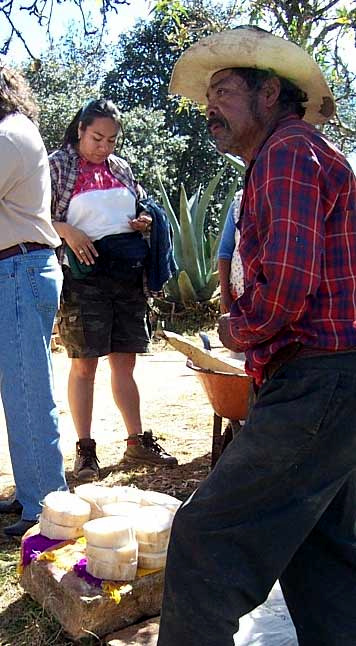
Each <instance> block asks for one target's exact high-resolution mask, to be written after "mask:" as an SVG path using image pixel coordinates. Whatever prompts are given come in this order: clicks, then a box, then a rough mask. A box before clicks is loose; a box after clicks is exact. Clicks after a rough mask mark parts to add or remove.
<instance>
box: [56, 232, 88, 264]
mask: <svg viewBox="0 0 356 646" xmlns="http://www.w3.org/2000/svg"><path fill="white" fill-rule="evenodd" d="M53 224H54V227H55V229H56V231H57V233H58V235H59V236H60V237H61V238H63V240H65V241H66V243H67V245H68V246H69V247H70V248H71V250H72V251H73V252H74V253H75V255H76V257H77V258H78V260H79V262H81V263H84V264H85V265H94V263H95V258H97V256H98V255H99V254H98V252H97V250H96V249H95V247H94V245H93V243H92V241H91V240H90V238H88V236H87V234H86V233H84V231H81V229H77V228H76V227H73V226H72V225H71V224H68V222H55V223H53Z"/></svg>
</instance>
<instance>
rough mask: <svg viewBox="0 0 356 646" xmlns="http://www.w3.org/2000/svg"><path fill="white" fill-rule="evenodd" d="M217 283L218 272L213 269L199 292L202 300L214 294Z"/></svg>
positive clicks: (206, 299)
mask: <svg viewBox="0 0 356 646" xmlns="http://www.w3.org/2000/svg"><path fill="white" fill-rule="evenodd" d="M218 284H219V272H218V271H213V272H212V273H210V276H209V279H208V281H207V283H206V285H205V287H204V288H203V289H202V290H201V291H200V292H199V297H200V298H201V300H203V301H208V300H210V298H211V297H212V295H213V294H214V292H215V290H216V288H217V286H218Z"/></svg>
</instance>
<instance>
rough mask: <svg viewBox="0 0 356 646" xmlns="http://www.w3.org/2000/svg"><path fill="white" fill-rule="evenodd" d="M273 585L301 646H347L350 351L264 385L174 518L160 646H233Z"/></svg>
mask: <svg viewBox="0 0 356 646" xmlns="http://www.w3.org/2000/svg"><path fill="white" fill-rule="evenodd" d="M277 579H279V580H280V582H281V586H282V589H283V592H284V596H285V599H286V602H287V604H288V608H289V610H290V613H291V616H292V619H293V622H294V625H295V628H296V631H297V635H298V641H299V644H300V646H355V645H356V353H352V354H351V353H350V354H348V353H343V354H342V353H337V354H334V355H324V356H318V357H313V358H304V359H302V358H299V359H294V360H293V361H291V362H290V363H288V364H286V365H284V366H283V367H282V368H280V369H279V370H278V372H276V373H275V375H274V376H273V377H272V378H271V379H270V380H269V381H268V382H267V383H265V384H264V385H263V386H262V388H261V389H260V391H259V393H258V397H257V401H256V404H255V406H254V407H253V409H252V411H251V413H250V416H249V419H248V420H247V422H246V424H245V427H244V429H243V431H242V432H241V433H238V434H237V435H236V436H235V437H234V439H233V440H232V442H231V443H230V444H229V445H228V447H227V448H226V450H225V452H224V453H223V454H222V456H221V457H220V459H219V460H218V462H217V464H216V466H215V468H214V470H213V471H212V473H211V474H210V475H209V477H208V478H207V479H206V480H205V481H204V482H203V483H202V485H201V486H200V487H199V489H198V490H197V491H196V492H195V493H194V494H193V496H191V497H190V499H188V501H187V502H186V503H185V504H183V505H182V507H181V508H180V510H179V511H178V512H177V514H176V517H175V520H174V523H173V529H172V535H171V540H170V545H169V550H168V562H167V569H166V581H165V591H164V599H163V607H162V617H161V627H160V635H159V639H158V646H232V644H233V634H234V633H235V632H236V631H237V630H238V619H239V617H241V616H242V615H244V614H246V613H248V612H249V611H251V610H252V609H253V608H255V607H256V606H258V605H260V604H261V603H263V602H264V601H265V599H266V598H267V596H268V594H269V591H270V589H271V588H272V586H273V584H274V582H275V581H276V580H277Z"/></svg>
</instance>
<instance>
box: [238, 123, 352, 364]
mask: <svg viewBox="0 0 356 646" xmlns="http://www.w3.org/2000/svg"><path fill="white" fill-rule="evenodd" d="M301 127H307V126H300V128H301ZM304 134H305V133H304ZM321 142H322V136H321V135H320V134H319V133H318V134H317V135H313V133H312V132H311V133H308V132H306V134H305V136H301V134H300V132H299V133H298V136H297V137H296V136H293V132H292V133H291V135H290V136H288V134H284V136H282V135H281V136H279V137H278V136H274V137H273V141H272V143H271V142H270V143H269V144H268V145H267V146H265V147H264V148H263V149H262V151H261V153H260V155H259V156H258V157H257V160H256V162H255V164H254V166H253V167H252V169H251V174H250V178H249V181H248V185H247V188H246V190H245V206H244V211H243V216H242V223H241V242H240V253H241V256H242V259H243V265H244V274H245V292H244V294H243V296H242V297H241V298H239V299H238V301H236V303H235V304H234V305H233V306H232V310H231V334H232V336H233V338H234V339H235V342H236V345H237V346H238V348H239V349H240V350H244V351H248V353H249V357H250V359H251V360H250V364H251V365H254V366H255V368H256V366H257V369H261V367H262V365H263V364H265V363H266V362H267V361H268V360H269V358H270V356H271V355H272V354H273V353H274V352H276V351H277V350H278V349H279V347H282V346H283V345H286V344H288V343H291V342H293V341H299V342H301V343H303V344H304V345H307V346H312V347H313V346H314V347H322V348H326V349H329V350H336V349H339V348H341V347H349V346H352V345H354V344H355V341H356V338H355V334H354V333H353V332H352V320H353V319H354V318H355V301H354V296H355V269H354V268H355V267H356V256H355V253H356V252H355V251H354V249H355V242H356V240H355V236H356V230H355V224H354V221H355V220H354V218H348V217H347V214H348V213H350V214H351V213H355V178H354V176H353V174H352V171H351V169H350V167H349V166H348V164H347V162H346V161H345V159H344V157H343V156H342V155H341V153H339V152H338V151H337V150H336V149H334V148H333V147H332V146H331V145H329V147H328V146H327V144H325V143H324V144H322V143H321ZM347 295H349V296H347Z"/></svg>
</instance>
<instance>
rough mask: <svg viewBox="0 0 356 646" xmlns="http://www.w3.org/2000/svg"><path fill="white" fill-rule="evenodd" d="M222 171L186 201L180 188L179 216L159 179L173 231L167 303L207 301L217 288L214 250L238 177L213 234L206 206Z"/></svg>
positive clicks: (185, 195) (182, 189)
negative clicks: (174, 265)
mask: <svg viewBox="0 0 356 646" xmlns="http://www.w3.org/2000/svg"><path fill="white" fill-rule="evenodd" d="M225 170H226V166H224V167H223V168H222V169H221V170H220V171H219V172H218V173H217V174H216V175H215V176H214V177H213V179H212V180H211V181H210V182H209V184H208V186H207V187H206V189H205V190H204V191H203V192H202V189H201V186H200V187H199V188H198V190H197V191H196V192H195V193H194V194H193V195H192V197H191V198H190V199H188V198H187V194H186V190H185V188H184V185H182V186H181V191H180V208H179V217H178V216H177V215H176V213H175V211H174V209H173V207H172V204H171V202H170V200H169V198H168V195H167V192H166V190H165V187H164V185H163V183H162V181H161V178H159V185H160V190H161V196H162V201H163V205H164V208H165V209H166V212H167V215H168V218H169V221H170V223H171V225H172V229H173V247H174V256H175V259H176V262H177V265H178V272H177V276H175V277H173V278H171V280H170V281H168V283H167V286H166V292H167V296H168V298H169V299H170V300H173V301H175V302H176V303H182V304H183V305H189V304H191V303H195V302H203V301H207V300H209V299H210V298H211V297H212V296H213V294H214V292H215V290H216V287H217V285H218V280H219V276H218V271H217V259H216V258H217V250H218V245H219V241H220V237H221V233H222V229H223V226H224V222H225V218H226V214H227V211H228V208H229V206H230V204H231V202H232V199H233V196H234V194H235V192H236V188H237V183H238V176H236V177H235V179H234V180H233V181H232V182H231V184H230V188H229V190H228V192H227V195H226V197H225V200H224V203H223V205H222V207H221V210H220V214H219V220H218V223H217V225H218V230H217V233H216V234H215V235H213V234H212V233H211V232H210V231H209V230H208V229H207V227H206V219H207V207H208V203H209V201H210V200H211V197H212V195H213V194H214V192H215V191H216V188H217V186H218V184H219V182H220V180H221V178H222V176H223V174H224V172H225Z"/></svg>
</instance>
